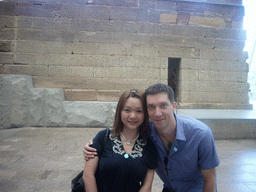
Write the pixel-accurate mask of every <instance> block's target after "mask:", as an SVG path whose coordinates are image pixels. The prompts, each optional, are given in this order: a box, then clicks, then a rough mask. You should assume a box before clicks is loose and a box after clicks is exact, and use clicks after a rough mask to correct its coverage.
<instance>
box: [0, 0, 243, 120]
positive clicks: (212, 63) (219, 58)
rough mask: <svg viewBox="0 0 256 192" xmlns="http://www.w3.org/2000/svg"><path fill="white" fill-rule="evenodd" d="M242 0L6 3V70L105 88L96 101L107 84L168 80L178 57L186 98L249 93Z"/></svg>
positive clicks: (39, 84) (41, 82)
mask: <svg viewBox="0 0 256 192" xmlns="http://www.w3.org/2000/svg"><path fill="white" fill-rule="evenodd" d="M239 1H240V0H238V1H232V0H204V1H203V2H202V1H199V0H183V1H157V0H150V1H148V0H139V1H137V0H129V1H126V0H111V1H102V0H93V1H91V0H86V1H83V0H74V1H71V0H63V1H59V0H52V1H22V2H21V1H17V2H16V3H13V2H0V7H1V8H0V15H1V16H0V52H1V53H0V73H4V74H24V75H32V76H33V77H32V78H33V80H34V86H35V87H36V88H64V89H93V90H94V91H98V90H103V92H102V95H100V96H99V95H98V96H97V97H96V98H97V100H101V99H102V100H104V99H106V98H108V99H109V100H111V98H112V97H107V96H105V93H104V92H106V91H107V90H118V91H120V90H124V89H131V88H137V89H145V88H146V87H147V86H149V85H150V84H153V83H158V82H163V83H167V79H168V77H169V76H170V72H168V70H169V68H168V67H170V65H172V63H171V62H170V58H176V59H177V60H180V61H181V63H180V64H179V71H178V74H179V75H178V76H177V80H178V87H179V89H177V90H179V93H180V95H181V96H180V98H181V99H184V98H185V100H186V101H190V100H191V99H192V100H193V102H198V101H194V99H195V98H196V96H197V95H196V94H195V93H194V92H198V94H199V96H198V97H199V100H200V101H202V102H205V103H209V102H210V101H211V102H217V100H216V98H220V101H219V102H220V103H221V102H223V101H222V100H221V97H220V96H219V95H216V96H214V94H212V96H214V97H209V101H206V98H207V97H204V96H201V95H200V94H201V92H203V93H205V92H206V93H207V94H208V93H209V94H210V93H211V92H213V90H216V89H217V90H218V93H219V92H221V90H222V89H224V90H226V93H228V95H227V97H228V96H231V97H232V94H235V93H236V92H238V93H241V92H243V91H245V92H247V90H246V89H247V86H245V84H244V82H246V80H247V73H248V65H247V64H246V62H245V61H246V59H247V53H246V52H243V47H244V43H245V40H246V31H245V30H240V29H241V23H242V21H243V16H244V7H243V5H242V4H241V3H239ZM12 12H13V13H12ZM239 25H240V27H239ZM190 82H193V83H194V84H191V83H190ZM219 82H223V84H221V85H220V83H219ZM207 83H208V86H207ZM229 83H230V84H232V83H233V85H234V86H235V85H236V86H237V91H236V90H235V87H234V86H233V85H230V84H229ZM239 83H240V84H239ZM209 85H211V86H212V90H211V89H210V86H209ZM225 86H227V87H225ZM195 90H196V91H195ZM37 91H38V92H39V93H38V94H39V95H44V94H50V93H46V92H45V91H43V90H39V89H38V90H37ZM193 91H194V92H193ZM191 92H193V94H192V93H191ZM69 93H70V94H71V93H72V92H69ZM81 93H82V92H81ZM97 93H100V92H97ZM179 93H178V95H179ZM72 94H73V93H72ZM72 94H71V95H70V97H77V95H72ZM79 94H80V93H79ZM189 94H190V95H189ZM191 94H192V95H191ZM244 94H245V93H244ZM82 95H83V94H82ZM112 96H114V100H115V99H117V97H116V96H115V95H112ZM190 96H191V97H190ZM81 97H83V96H81ZM81 97H80V96H78V97H77V98H81ZM87 98H89V97H87ZM92 98H94V96H92ZM239 98H240V99H241V102H245V103H246V98H244V96H243V95H242V96H241V95H240V96H239ZM185 100H184V101H185ZM224 100H225V101H227V100H228V99H224ZM231 100H232V99H231ZM234 100H236V101H237V100H238V99H234ZM233 104H234V105H235V103H233ZM195 106H198V105H195ZM207 106H211V105H208V104H207ZM57 119H58V118H57ZM60 119H61V118H60ZM58 121H59V120H57V122H58ZM41 124H44V123H41ZM45 124H47V123H45ZM52 124H55V123H52Z"/></svg>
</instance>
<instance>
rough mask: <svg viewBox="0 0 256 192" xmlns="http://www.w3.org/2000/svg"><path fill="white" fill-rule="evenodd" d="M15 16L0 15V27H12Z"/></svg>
mask: <svg viewBox="0 0 256 192" xmlns="http://www.w3.org/2000/svg"><path fill="white" fill-rule="evenodd" d="M14 27H15V17H11V16H4V15H0V29H7V28H14Z"/></svg>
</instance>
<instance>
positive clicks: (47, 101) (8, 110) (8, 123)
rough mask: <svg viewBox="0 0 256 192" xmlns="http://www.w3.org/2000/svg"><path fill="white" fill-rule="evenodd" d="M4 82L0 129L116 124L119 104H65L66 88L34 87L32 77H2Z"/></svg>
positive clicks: (0, 101)
mask: <svg viewBox="0 0 256 192" xmlns="http://www.w3.org/2000/svg"><path fill="white" fill-rule="evenodd" d="M0 83H1V84H0V129H2V128H11V127H26V126H36V127H37V126H39V127H41V126H50V127H54V126H59V127H62V126H78V127H79V126H80V127H81V126H82V127H84V126H88V127H106V126H111V125H112V123H113V122H112V121H113V119H114V113H115V108H116V104H117V103H116V102H86V101H83V102H82V101H81V102H78V101H64V91H63V89H49V88H48V89H45V88H33V84H32V77H31V76H25V75H3V74H2V75H0ZM103 92H104V91H103ZM103 92H101V94H102V93H103ZM117 92H118V91H117ZM118 93H119V92H118Z"/></svg>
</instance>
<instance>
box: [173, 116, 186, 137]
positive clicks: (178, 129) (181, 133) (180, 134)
mask: <svg viewBox="0 0 256 192" xmlns="http://www.w3.org/2000/svg"><path fill="white" fill-rule="evenodd" d="M174 117H175V119H176V126H177V127H176V139H177V140H183V141H186V136H185V133H184V127H183V123H182V121H181V120H180V116H179V115H176V114H175V113H174Z"/></svg>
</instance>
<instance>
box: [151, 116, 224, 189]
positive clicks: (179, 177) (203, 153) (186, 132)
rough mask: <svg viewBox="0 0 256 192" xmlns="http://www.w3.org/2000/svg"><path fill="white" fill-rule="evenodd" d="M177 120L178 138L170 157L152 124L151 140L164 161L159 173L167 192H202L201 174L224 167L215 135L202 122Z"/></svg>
mask: <svg viewBox="0 0 256 192" xmlns="http://www.w3.org/2000/svg"><path fill="white" fill-rule="evenodd" d="M175 117H176V121H177V128H176V138H175V141H174V143H173V145H172V147H171V150H170V152H169V154H168V153H167V151H166V150H165V148H164V145H163V143H162V141H161V139H160V137H159V135H158V133H157V130H156V128H155V126H154V125H153V123H152V122H150V130H149V138H150V139H151V140H152V141H153V142H154V144H155V145H156V148H157V151H158V154H159V157H160V158H159V161H158V167H157V169H156V172H157V174H158V176H159V177H160V178H161V180H162V181H163V182H164V187H166V188H170V189H172V190H174V191H180V192H184V191H189V192H199V191H202V189H203V177H202V174H201V171H200V170H201V169H203V170H207V169H212V168H215V167H217V166H218V165H219V164H220V160H219V158H218V155H217V151H216V147H215V142H214V138H213V135H212V132H211V130H210V128H209V127H208V126H207V125H205V124H204V123H203V122H201V121H198V120H196V119H193V118H189V117H182V116H179V115H175Z"/></svg>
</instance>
